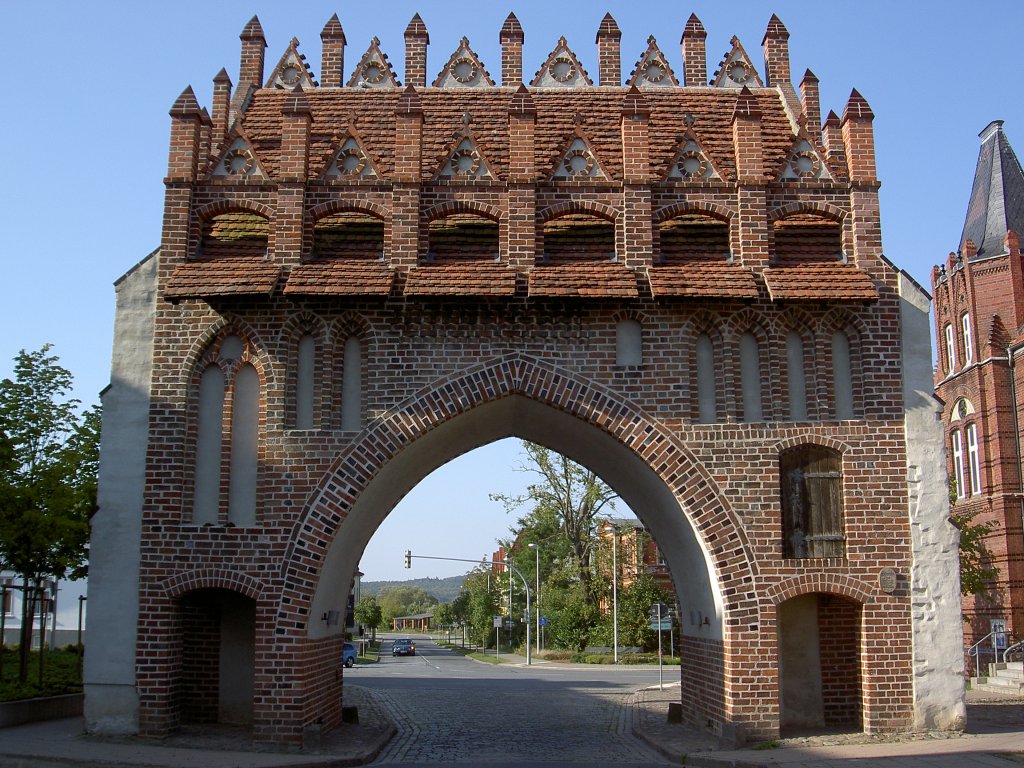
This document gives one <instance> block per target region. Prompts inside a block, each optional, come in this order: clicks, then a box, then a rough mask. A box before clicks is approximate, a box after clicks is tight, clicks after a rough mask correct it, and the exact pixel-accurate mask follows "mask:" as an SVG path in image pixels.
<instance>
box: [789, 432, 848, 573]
mask: <svg viewBox="0 0 1024 768" xmlns="http://www.w3.org/2000/svg"><path fill="white" fill-rule="evenodd" d="M779 475H780V483H781V492H782V530H783V543H782V548H783V553H784V556H785V557H788V558H812V557H815V558H817V557H842V556H843V554H844V553H843V549H844V542H845V535H844V530H843V528H844V522H843V482H842V481H843V478H842V456H841V455H840V454H839V452H838V451H834V450H832V449H831V448H826V447H824V446H820V445H800V446H797V447H795V448H791V449H789V450H787V451H785V452H783V453H782V455H781V456H780V457H779Z"/></svg>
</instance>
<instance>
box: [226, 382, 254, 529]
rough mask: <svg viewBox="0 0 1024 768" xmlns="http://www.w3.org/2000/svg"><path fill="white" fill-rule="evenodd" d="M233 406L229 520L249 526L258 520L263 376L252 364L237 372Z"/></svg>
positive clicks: (239, 524)
mask: <svg viewBox="0 0 1024 768" xmlns="http://www.w3.org/2000/svg"><path fill="white" fill-rule="evenodd" d="M233 406H234V407H233V409H232V414H231V468H230V472H231V474H230V479H229V483H228V521H229V522H231V523H234V524H235V525H237V526H239V527H242V528H248V527H252V526H253V525H255V524H256V475H257V468H258V462H259V426H260V425H259V421H260V376H259V374H258V373H257V372H256V369H255V368H253V367H252V366H251V365H243V366H242V367H241V368H239V369H238V373H237V374H236V375H235V391H234V404H233Z"/></svg>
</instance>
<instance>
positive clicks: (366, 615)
mask: <svg viewBox="0 0 1024 768" xmlns="http://www.w3.org/2000/svg"><path fill="white" fill-rule="evenodd" d="M354 615H355V619H356V621H358V622H359V623H360V624H362V625H363V626H364V627H369V628H370V639H371V640H374V641H375V640H376V639H377V627H379V626H380V622H381V620H382V619H383V618H384V612H383V611H382V610H381V608H380V605H378V604H377V598H375V597H364V598H362V599H360V601H359V602H358V603H356V608H355V612H354Z"/></svg>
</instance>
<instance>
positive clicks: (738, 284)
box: [647, 260, 758, 300]
mask: <svg viewBox="0 0 1024 768" xmlns="http://www.w3.org/2000/svg"><path fill="white" fill-rule="evenodd" d="M647 279H648V281H649V282H650V284H651V293H652V294H653V295H654V297H655V298H657V299H664V298H693V299H743V300H747V299H756V298H757V294H758V291H757V282H756V281H755V280H754V273H753V272H751V271H750V270H749V269H747V268H746V267H743V266H742V265H740V264H733V263H730V262H728V261H724V260H717V261H711V260H701V261H697V260H694V261H692V262H691V263H689V264H679V265H674V266H664V267H651V268H650V269H648V270H647Z"/></svg>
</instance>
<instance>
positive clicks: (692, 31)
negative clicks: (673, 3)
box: [679, 13, 708, 43]
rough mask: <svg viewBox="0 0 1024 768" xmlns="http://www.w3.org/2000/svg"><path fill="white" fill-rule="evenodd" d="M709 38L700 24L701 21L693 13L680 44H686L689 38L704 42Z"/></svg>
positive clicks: (687, 21) (687, 22)
mask: <svg viewBox="0 0 1024 768" xmlns="http://www.w3.org/2000/svg"><path fill="white" fill-rule="evenodd" d="M707 36H708V33H707V32H706V31H705V30H704V25H703V24H701V23H700V19H698V18H697V14H696V13H691V14H690V18H689V19H687V20H686V28H685V29H684V30H683V37H682V39H681V40H680V41H679V42H680V43H685V42H686V39H687V38H689V37H697V38H700V39H701V40H703V39H705V38H706V37H707Z"/></svg>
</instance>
